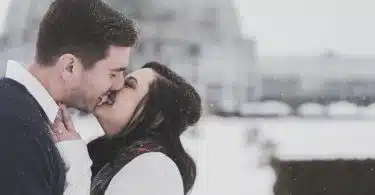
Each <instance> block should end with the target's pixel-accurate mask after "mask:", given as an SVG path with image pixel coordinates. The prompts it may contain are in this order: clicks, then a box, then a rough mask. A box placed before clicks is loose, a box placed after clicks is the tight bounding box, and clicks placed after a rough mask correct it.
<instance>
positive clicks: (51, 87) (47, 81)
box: [27, 63, 61, 102]
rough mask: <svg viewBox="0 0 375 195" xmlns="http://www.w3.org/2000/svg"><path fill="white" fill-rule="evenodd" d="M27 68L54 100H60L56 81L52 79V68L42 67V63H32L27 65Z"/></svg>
mask: <svg viewBox="0 0 375 195" xmlns="http://www.w3.org/2000/svg"><path fill="white" fill-rule="evenodd" d="M27 70H28V71H29V72H30V74H32V75H33V76H34V77H35V78H36V79H37V80H38V81H39V82H40V83H41V84H42V85H43V87H44V88H45V89H46V90H47V91H48V93H49V94H50V95H51V96H52V98H53V99H54V100H55V101H56V102H59V101H61V97H60V96H59V93H58V89H57V85H58V83H56V82H54V81H53V80H52V79H53V78H54V77H53V76H52V75H53V72H52V71H53V70H52V68H49V67H43V65H40V64H37V63H32V64H30V65H29V66H28V68H27Z"/></svg>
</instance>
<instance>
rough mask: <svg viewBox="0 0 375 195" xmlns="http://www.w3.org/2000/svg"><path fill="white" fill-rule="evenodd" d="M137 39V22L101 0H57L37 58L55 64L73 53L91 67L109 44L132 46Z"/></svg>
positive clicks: (50, 10)
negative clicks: (59, 58)
mask: <svg viewBox="0 0 375 195" xmlns="http://www.w3.org/2000/svg"><path fill="white" fill-rule="evenodd" d="M137 40H138V29H137V28H136V25H135V23H134V21H133V20H131V19H129V18H128V17H127V16H126V15H125V14H122V13H120V12H118V11H116V10H115V9H113V8H111V7H110V6H109V5H107V4H106V3H104V2H103V1H101V0H55V1H54V2H53V3H52V4H51V5H50V6H49V8H48V10H47V12H46V13H45V15H44V16H43V18H42V21H41V23H40V26H39V32H38V37H37V43H36V61H37V63H39V64H43V65H52V64H53V63H54V62H55V60H56V59H57V58H58V57H59V56H60V55H62V54H64V53H71V54H73V55H75V56H77V57H78V58H80V60H81V61H82V63H83V65H84V66H85V68H86V69H89V68H92V66H93V64H94V63H96V62H97V61H99V60H101V59H103V58H105V57H106V52H107V49H108V48H109V46H111V45H113V46H122V47H132V46H134V45H135V44H136V42H137Z"/></svg>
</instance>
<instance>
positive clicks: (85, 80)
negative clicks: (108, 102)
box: [66, 46, 131, 113]
mask: <svg viewBox="0 0 375 195" xmlns="http://www.w3.org/2000/svg"><path fill="white" fill-rule="evenodd" d="M130 52H131V48H130V47H118V46H111V47H109V49H108V52H107V56H106V57H105V58H104V59H102V60H99V61H98V62H96V63H95V64H94V66H93V67H92V68H91V69H88V70H83V71H82V74H81V75H80V76H79V78H80V79H78V80H79V81H78V83H77V85H75V86H74V87H70V92H69V97H68V100H67V102H66V104H67V105H68V106H71V107H75V108H77V109H79V110H81V111H83V112H87V113H91V112H93V110H94V109H95V107H96V106H97V105H98V104H100V103H101V102H102V98H103V97H104V96H106V95H107V94H108V93H109V92H112V91H118V90H120V89H121V88H122V87H123V85H124V71H126V68H127V66H128V64H129V58H130Z"/></svg>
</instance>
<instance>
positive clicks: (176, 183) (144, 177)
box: [107, 152, 183, 195]
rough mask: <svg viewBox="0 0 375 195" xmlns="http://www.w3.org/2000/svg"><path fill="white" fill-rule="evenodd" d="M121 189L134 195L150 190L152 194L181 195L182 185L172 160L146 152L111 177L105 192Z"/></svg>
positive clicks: (157, 153)
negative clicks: (134, 194)
mask: <svg viewBox="0 0 375 195" xmlns="http://www.w3.org/2000/svg"><path fill="white" fill-rule="evenodd" d="M145 184H146V186H145ZM119 188H120V189H119ZM121 189H126V191H128V190H130V191H131V192H129V193H136V194H143V193H145V194H146V191H148V193H149V192H150V190H151V191H152V194H164V195H167V194H183V183H182V177H181V174H180V172H179V170H178V167H177V165H176V164H175V163H174V162H173V160H172V159H170V158H169V157H168V156H167V155H165V154H163V153H162V152H148V153H144V154H141V155H139V156H137V157H136V158H134V159H133V160H132V161H130V162H129V163H128V164H127V165H126V166H124V167H123V168H122V169H121V170H120V171H119V172H118V173H117V174H116V175H115V176H114V177H113V179H112V181H111V183H110V185H109V186H108V189H107V191H108V190H110V191H118V190H121ZM145 190H146V191H145Z"/></svg>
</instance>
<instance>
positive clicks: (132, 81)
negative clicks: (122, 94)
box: [124, 76, 138, 89]
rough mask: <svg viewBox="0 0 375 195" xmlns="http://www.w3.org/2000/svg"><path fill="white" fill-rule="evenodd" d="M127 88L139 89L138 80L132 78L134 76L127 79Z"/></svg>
mask: <svg viewBox="0 0 375 195" xmlns="http://www.w3.org/2000/svg"><path fill="white" fill-rule="evenodd" d="M124 84H125V87H130V88H132V89H135V88H136V87H137V84H138V82H137V79H136V78H134V77H132V76H129V77H127V78H125V83H124Z"/></svg>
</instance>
